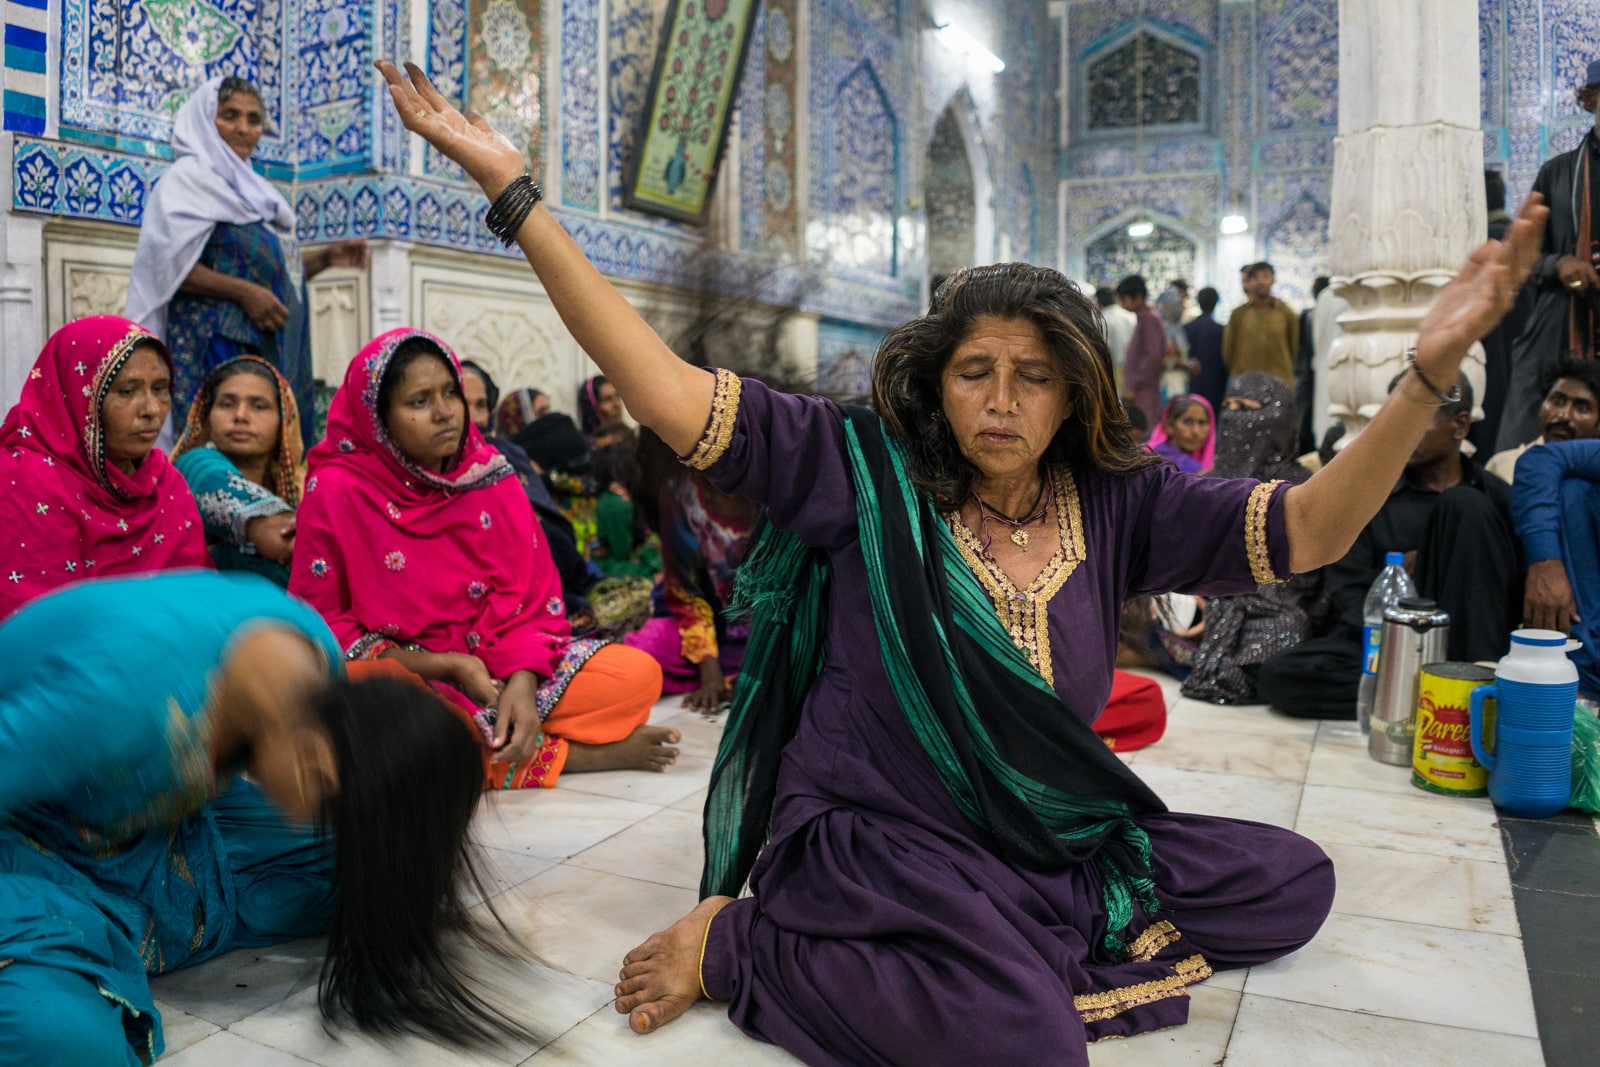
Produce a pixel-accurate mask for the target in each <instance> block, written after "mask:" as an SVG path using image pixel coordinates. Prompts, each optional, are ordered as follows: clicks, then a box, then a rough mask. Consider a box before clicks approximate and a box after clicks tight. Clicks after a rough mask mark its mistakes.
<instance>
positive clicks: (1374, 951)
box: [1244, 913, 1538, 1062]
mask: <svg viewBox="0 0 1600 1067" xmlns="http://www.w3.org/2000/svg"><path fill="white" fill-rule="evenodd" d="M1244 990H1245V993H1247V994H1256V995H1259V996H1265V997H1277V998H1279V999H1280V1000H1293V1001H1298V1002H1300V1003H1302V1004H1318V1005H1321V1006H1323V1007H1328V1008H1340V1009H1343V1010H1346V1011H1356V1012H1365V1013H1368V1014H1372V1015H1383V1016H1387V1017H1389V1018H1392V1019H1410V1020H1413V1021H1415V1022H1425V1023H1435V1024H1438V1025H1440V1026H1459V1027H1464V1028H1466V1029H1473V1030H1487V1031H1489V1032H1491V1033H1497V1034H1514V1035H1517V1036H1521V1037H1533V1036H1536V1035H1537V1032H1538V1031H1537V1028H1536V1027H1535V1025H1534V1015H1533V993H1532V990H1531V989H1530V987H1529V985H1528V975H1527V971H1526V970H1525V968H1524V964H1523V956H1522V942H1521V941H1519V940H1518V939H1517V938H1514V937H1506V936H1504V935H1502V934H1483V933H1468V932H1466V931H1462V930H1447V929H1445V928H1444V927H1441V926H1419V925H1416V924H1414V923H1404V922H1393V921H1391V920H1387V919H1372V918H1367V917H1365V916H1358V915H1341V914H1338V913H1335V914H1333V915H1330V916H1328V921H1327V923H1326V924H1324V925H1323V928H1322V931H1321V932H1320V933H1319V934H1317V936H1316V937H1315V938H1314V939H1313V940H1312V941H1311V943H1310V944H1309V945H1307V946H1306V947H1305V948H1302V949H1301V950H1300V951H1298V952H1295V953H1293V954H1291V955H1289V956H1286V957H1284V958H1283V959H1280V960H1274V961H1273V962H1271V963H1266V964H1262V965H1261V966H1259V967H1254V968H1252V969H1251V971H1250V977H1249V978H1248V979H1246V981H1245V986H1244ZM1351 1062H1357V1061H1351ZM1439 1062H1445V1061H1439Z"/></svg>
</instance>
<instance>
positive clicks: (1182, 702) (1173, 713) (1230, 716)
mask: <svg viewBox="0 0 1600 1067" xmlns="http://www.w3.org/2000/svg"><path fill="white" fill-rule="evenodd" d="M1167 720H1168V722H1170V723H1174V724H1183V725H1195V724H1198V725H1201V726H1204V727H1206V728H1208V729H1210V730H1217V731H1224V732H1227V733H1234V734H1265V735H1267V736H1268V737H1281V738H1283V739H1285V740H1290V741H1309V740H1311V739H1312V738H1314V737H1316V735H1317V723H1316V720H1314V719H1296V718H1291V717H1290V716H1288V715H1281V714H1279V713H1278V712H1276V711H1274V710H1272V708H1270V707H1268V706H1267V705H1266V704H1208V703H1206V702H1205V701H1203V700H1192V699H1190V698H1189V697H1182V698H1180V699H1179V700H1178V701H1177V702H1176V703H1175V704H1173V705H1172V708H1171V710H1170V711H1169V712H1168V714H1167Z"/></svg>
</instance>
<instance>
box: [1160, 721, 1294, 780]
mask: <svg viewBox="0 0 1600 1067" xmlns="http://www.w3.org/2000/svg"><path fill="white" fill-rule="evenodd" d="M1311 744H1312V743H1311V741H1310V740H1308V739H1304V738H1285V737H1273V736H1270V735H1268V734H1263V733H1235V732H1232V731H1226V730H1220V729H1216V728H1213V727H1212V726H1210V725H1209V724H1206V723H1205V722H1203V721H1196V720H1195V718H1194V717H1192V716H1191V717H1189V718H1186V719H1184V720H1183V721H1173V722H1169V723H1168V724H1167V732H1166V734H1165V735H1164V736H1163V737H1162V738H1161V740H1160V741H1157V742H1156V743H1155V744H1153V745H1151V746H1149V747H1148V748H1142V749H1140V750H1139V751H1138V755H1139V757H1140V759H1139V766H1140V767H1141V768H1144V767H1151V766H1157V767H1175V768H1177V769H1178V770H1184V771H1213V772H1215V773H1217V774H1237V775H1242V776H1244V777H1246V778H1272V779H1276V780H1279V781H1285V782H1295V783H1299V782H1301V781H1303V780H1304V779H1305V776H1306V764H1307V763H1308V762H1310V759H1311Z"/></svg>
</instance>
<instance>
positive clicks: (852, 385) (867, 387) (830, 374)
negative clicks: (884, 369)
mask: <svg viewBox="0 0 1600 1067" xmlns="http://www.w3.org/2000/svg"><path fill="white" fill-rule="evenodd" d="M882 341H883V331H881V330H873V329H863V328H862V327H860V326H856V325H854V324H852V323H848V322H839V321H836V320H827V319H825V320H823V321H822V322H821V323H819V324H818V325H817V391H818V392H819V393H826V394H827V395H829V396H833V397H837V398H839V399H843V400H859V399H861V398H863V397H867V396H870V395H871V393H872V360H873V357H874V356H876V355H877V353H878V345H879V344H880V343H881V342H882Z"/></svg>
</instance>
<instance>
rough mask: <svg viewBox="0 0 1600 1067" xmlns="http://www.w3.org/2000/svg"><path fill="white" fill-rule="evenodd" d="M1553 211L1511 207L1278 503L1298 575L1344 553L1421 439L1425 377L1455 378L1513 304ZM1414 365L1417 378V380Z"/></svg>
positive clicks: (1535, 199) (1426, 405) (1429, 417)
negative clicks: (1412, 348) (1390, 369)
mask: <svg viewBox="0 0 1600 1067" xmlns="http://www.w3.org/2000/svg"><path fill="white" fill-rule="evenodd" d="M1549 215H1550V211H1549V209H1548V208H1546V207H1545V206H1544V203H1543V201H1542V200H1541V199H1540V198H1539V196H1538V195H1537V194H1533V195H1530V196H1529V197H1528V199H1527V200H1526V201H1525V202H1524V203H1523V205H1522V210H1521V211H1519V212H1518V213H1517V218H1516V221H1515V222H1513V223H1512V225H1511V229H1510V230H1509V231H1508V232H1507V234H1506V239H1505V240H1504V241H1487V242H1485V243H1484V244H1482V245H1480V246H1479V247H1478V249H1477V250H1476V251H1475V252H1473V253H1472V255H1471V257H1470V258H1468V260H1467V262H1466V264H1465V265H1464V266H1462V268H1461V272H1460V273H1459V274H1457V275H1456V277H1455V279H1454V280H1453V281H1451V282H1450V284H1449V285H1447V286H1445V287H1444V288H1443V289H1441V290H1440V291H1439V295H1438V296H1436V297H1435V298H1434V301H1433V306H1432V307H1431V308H1429V309H1428V313H1427V315H1426V316H1425V317H1424V318H1423V320H1422V326H1421V328H1420V329H1419V330H1418V332H1417V347H1416V367H1415V368H1414V369H1413V370H1412V372H1411V373H1409V374H1407V375H1406V376H1405V377H1404V378H1403V379H1402V380H1401V381H1400V384H1399V385H1397V386H1396V387H1395V389H1394V392H1393V393H1391V394H1390V395H1389V399H1388V401H1387V402H1386V403H1385V404H1384V405H1383V407H1382V408H1381V409H1380V410H1379V411H1378V413H1377V414H1376V415H1374V416H1373V418H1372V421H1371V422H1370V423H1368V424H1367V427H1366V429H1364V430H1362V431H1361V433H1360V435H1359V436H1357V437H1356V439H1355V440H1353V441H1351V442H1350V445H1349V447H1347V448H1346V449H1345V450H1344V451H1343V452H1341V453H1339V455H1338V456H1337V457H1335V458H1334V460H1333V462H1331V463H1329V464H1328V465H1327V466H1326V467H1323V468H1322V469H1321V470H1320V471H1318V472H1317V473H1316V474H1315V475H1313V476H1312V477H1311V478H1310V479H1309V480H1308V481H1307V482H1305V484H1303V485H1297V486H1295V487H1294V488H1293V489H1290V490H1289V491H1288V493H1287V495H1286V497H1285V500H1284V512H1285V514H1284V519H1285V524H1286V526H1287V531H1288V537H1289V565H1290V567H1291V569H1292V570H1293V571H1294V572H1295V573H1297V574H1300V573H1304V572H1306V571H1312V570H1316V569H1317V568H1318V567H1321V566H1325V565H1326V564H1329V563H1332V562H1333V561H1335V560H1337V559H1339V558H1340V557H1342V556H1343V555H1344V554H1345V552H1346V551H1348V550H1349V548H1350V546H1351V544H1353V543H1354V542H1355V539H1356V536H1357V535H1358V534H1360V532H1361V530H1362V528H1363V527H1365V526H1366V524H1367V523H1368V522H1370V521H1372V517H1373V516H1374V515H1376V514H1377V513H1378V509H1379V508H1381V507H1383V503H1384V501H1385V500H1387V499H1388V498H1389V492H1390V490H1391V489H1393V488H1394V484H1395V482H1396V481H1398V480H1399V478H1400V474H1401V472H1402V471H1403V470H1404V469H1405V464H1406V459H1407V458H1408V457H1409V456H1410V455H1411V453H1412V450H1413V449H1415V448H1416V446H1417V442H1418V441H1420V440H1421V439H1422V435H1423V433H1424V432H1425V431H1426V430H1427V428H1428V425H1429V423H1430V422H1432V421H1433V415H1434V411H1435V409H1436V408H1437V405H1438V401H1437V399H1436V398H1435V397H1434V395H1433V390H1432V389H1431V388H1429V386H1428V385H1427V384H1425V383H1424V381H1423V380H1422V379H1423V378H1426V380H1427V382H1431V383H1432V384H1433V385H1434V386H1437V387H1439V388H1441V389H1444V390H1447V391H1448V390H1449V389H1450V388H1451V387H1452V386H1454V385H1455V383H1456V381H1457V379H1458V378H1459V376H1460V373H1461V361H1462V360H1463V359H1465V358H1466V355H1467V350H1468V349H1470V348H1471V347H1472V345H1473V344H1474V343H1475V342H1477V341H1478V340H1479V339H1480V338H1481V337H1483V336H1484V335H1485V334H1487V333H1488V332H1489V331H1490V330H1492V329H1494V327H1495V324H1496V323H1498V322H1499V321H1500V320H1501V318H1503V317H1504V316H1505V314H1506V312H1507V311H1509V310H1510V309H1511V305H1512V304H1513V303H1514V302H1515V301H1516V298H1517V290H1518V289H1519V288H1521V286H1522V283H1523V281H1524V280H1526V279H1527V277H1528V272H1529V271H1530V270H1532V269H1533V265H1534V263H1535V262H1536V261H1537V260H1538V257H1539V248H1540V238H1541V235H1542V234H1543V232H1544V225H1545V220H1546V219H1547V218H1548V217H1549ZM1419 372H1420V375H1421V377H1419Z"/></svg>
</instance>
